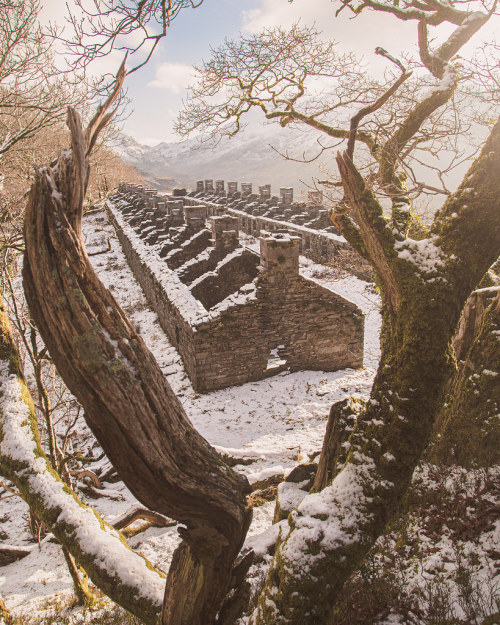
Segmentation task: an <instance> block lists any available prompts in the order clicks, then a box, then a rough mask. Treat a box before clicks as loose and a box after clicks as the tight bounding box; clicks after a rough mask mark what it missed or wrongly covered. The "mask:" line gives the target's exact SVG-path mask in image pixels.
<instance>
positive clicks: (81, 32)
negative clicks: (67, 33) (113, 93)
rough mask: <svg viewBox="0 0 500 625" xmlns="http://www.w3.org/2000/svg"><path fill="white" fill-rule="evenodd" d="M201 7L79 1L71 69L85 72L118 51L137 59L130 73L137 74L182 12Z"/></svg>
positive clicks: (168, 0) (154, 0)
mask: <svg viewBox="0 0 500 625" xmlns="http://www.w3.org/2000/svg"><path fill="white" fill-rule="evenodd" d="M201 4H203V0H138V1H136V2H128V1H127V0H117V1H116V0H76V1H75V2H74V8H73V9H71V10H70V14H69V21H70V23H71V26H72V28H71V32H72V36H71V38H70V39H67V40H66V44H67V46H68V50H69V52H70V53H71V55H72V56H73V61H72V62H71V63H70V65H71V67H72V68H73V69H78V68H84V67H86V66H87V65H89V64H90V63H92V62H93V61H94V60H95V59H98V58H102V57H105V56H107V55H109V54H110V53H111V52H112V51H113V50H118V51H120V52H122V53H126V54H127V55H130V56H131V57H133V59H134V61H132V62H133V63H135V64H134V65H133V67H132V68H131V69H130V70H129V73H131V72H135V71H136V70H137V69H139V68H140V67H142V66H143V65H145V64H146V63H147V62H148V61H149V59H150V58H151V56H152V54H153V52H154V51H155V50H156V47H157V46H158V44H159V43H160V41H161V40H162V39H163V37H165V36H166V34H167V31H168V28H169V27H170V25H171V23H172V21H173V20H174V19H175V18H176V17H177V15H178V14H179V13H180V11H182V10H184V9H187V8H192V9H195V8H196V7H199V6H200V5H201ZM130 41H135V43H130ZM135 59H139V60H137V61H136V60H135ZM112 82H113V81H112V80H111V83H112ZM106 86H107V85H106V84H104V85H103V88H106Z"/></svg>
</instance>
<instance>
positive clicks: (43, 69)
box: [0, 0, 88, 158]
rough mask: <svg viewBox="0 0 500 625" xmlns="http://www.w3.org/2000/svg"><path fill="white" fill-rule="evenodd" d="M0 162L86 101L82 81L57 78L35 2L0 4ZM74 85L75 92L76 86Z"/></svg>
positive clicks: (4, 1)
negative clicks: (9, 152)
mask: <svg viewBox="0 0 500 625" xmlns="http://www.w3.org/2000/svg"><path fill="white" fill-rule="evenodd" d="M0 11H1V13H2V20H1V21H0V158H1V157H2V156H3V155H4V154H5V153H7V152H8V151H10V150H12V149H13V148H14V147H15V146H16V145H17V144H18V143H19V142H20V141H23V140H26V139H29V138H30V137H33V136H34V135H35V134H36V133H37V132H38V131H39V130H40V129H41V128H44V127H47V126H50V125H53V124H56V123H58V122H60V121H62V120H64V116H65V111H66V107H67V106H68V105H69V104H73V105H77V104H79V103H81V102H82V101H83V100H85V99H86V98H88V92H86V91H85V88H84V87H85V83H83V82H82V77H81V76H74V75H73V76H71V75H69V74H64V75H61V74H60V73H59V71H58V69H57V67H56V64H55V60H54V49H53V48H54V37H53V34H54V33H52V36H49V34H48V33H46V32H44V31H43V29H42V27H41V26H40V25H39V23H38V15H39V11H40V2H39V0H0ZM77 84H78V89H77V88H76V85H77Z"/></svg>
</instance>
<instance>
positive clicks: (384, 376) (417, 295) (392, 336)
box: [251, 121, 500, 625]
mask: <svg viewBox="0 0 500 625" xmlns="http://www.w3.org/2000/svg"><path fill="white" fill-rule="evenodd" d="M338 160H339V169H340V171H341V175H342V179H343V183H344V189H345V192H346V196H347V198H348V201H349V203H350V204H351V205H352V206H353V207H355V209H356V211H357V214H362V216H363V219H362V221H361V224H360V232H361V236H362V238H363V240H364V242H365V245H366V249H367V250H368V254H369V255H373V254H376V255H377V259H378V262H377V263H375V262H374V259H373V258H372V261H373V262H374V265H375V266H376V267H377V269H378V270H379V276H380V279H381V281H382V284H383V286H384V290H383V297H384V301H385V303H386V308H385V310H386V311H388V312H389V314H386V315H385V317H384V325H383V331H382V356H381V362H380V366H379V369H378V373H377V376H376V378H375V382H374V385H373V388H372V392H371V398H370V400H369V402H368V404H367V407H366V409H365V410H364V411H363V412H362V413H361V414H360V416H359V417H358V419H357V423H356V426H355V428H354V431H353V433H352V434H351V436H350V438H349V444H350V446H349V452H348V456H347V461H346V463H345V465H344V467H343V469H342V471H341V472H340V473H339V474H338V475H337V476H336V477H335V479H334V480H333V482H332V483H331V484H330V485H329V486H327V487H326V488H324V489H323V490H322V491H321V492H319V493H313V494H310V495H308V496H307V497H306V498H305V499H304V500H303V501H302V503H301V504H300V505H299V507H298V508H297V510H296V511H294V512H292V514H291V515H290V517H289V531H288V533H287V534H286V535H284V536H282V537H281V539H280V544H279V546H278V548H277V551H276V555H275V557H274V560H273V564H272V566H271V570H270V572H269V576H268V579H267V581H266V585H265V587H264V590H263V592H262V594H261V596H260V598H259V603H258V607H257V609H256V610H255V612H254V614H253V615H252V619H251V623H252V624H253V625H282V624H285V623H286V624H293V625H299V624H303V623H304V622H314V624H315V625H323V624H324V625H327V623H329V621H330V618H331V611H332V608H333V606H334V604H335V601H336V599H337V598H338V596H339V593H340V590H341V588H342V586H343V584H344V582H345V580H346V579H347V577H348V576H349V575H350V574H351V573H352V572H353V571H354V570H355V569H356V568H357V567H358V566H359V564H360V563H361V561H362V560H363V558H364V556H365V555H366V553H367V552H368V550H369V549H370V547H371V546H372V545H373V544H374V542H375V540H376V539H377V538H378V536H380V534H381V533H382V532H383V530H384V528H385V526H386V524H387V523H388V521H390V520H391V519H392V518H394V516H395V515H396V513H397V509H398V506H399V504H400V502H401V500H402V497H403V496H404V494H405V492H406V490H407V488H408V486H409V483H410V480H411V477H412V474H413V471H414V469H415V466H416V465H417V462H418V461H419V459H420V457H421V455H422V453H423V451H424V449H425V447H426V445H427V443H428V441H429V438H430V435H431V432H432V428H433V424H434V420H435V417H436V415H437V414H438V412H439V408H440V406H441V404H442V397H443V392H444V388H445V385H446V382H447V380H448V378H449V376H450V373H451V372H452V370H453V361H452V359H451V358H450V348H451V340H452V337H453V335H454V333H455V330H456V327H457V324H458V321H459V317H460V313H461V310H462V308H463V306H464V304H465V301H466V300H467V298H468V296H469V295H470V293H471V291H472V290H473V288H474V287H475V286H476V285H477V284H478V283H479V281H480V280H481V278H482V276H483V275H484V274H485V272H486V271H487V270H488V268H489V267H490V265H491V264H492V263H493V262H494V261H495V259H496V258H497V257H498V255H499V253H500V219H499V218H498V217H499V211H500V121H499V122H497V124H496V125H495V127H494V128H493V131H492V133H491V135H490V137H489V139H488V141H487V142H486V144H485V146H484V148H483V150H482V153H481V156H480V158H479V159H478V160H477V161H476V162H475V163H474V164H473V166H472V167H471V169H470V170H469V173H468V174H467V176H466V178H465V180H464V182H463V183H462V185H461V186H460V188H459V189H458V191H457V192H456V193H455V194H453V195H452V196H451V197H450V198H449V199H448V200H447V202H446V203H445V205H444V206H443V208H442V210H441V211H440V213H439V214H438V215H437V217H436V220H435V222H434V224H433V227H432V236H431V237H430V238H429V239H428V240H427V241H424V242H418V243H417V242H414V241H412V240H410V239H405V240H403V241H398V242H397V241H396V240H395V239H394V237H393V234H392V230H391V228H390V227H389V225H387V227H385V226H384V225H381V224H380V221H379V215H381V214H382V210H381V207H380V205H378V202H377V201H376V199H375V197H374V196H373V194H372V193H371V192H370V191H369V190H368V189H367V188H366V186H365V184H364V181H363V180H362V178H361V176H360V175H359V173H358V172H357V171H356V170H355V168H354V165H353V164H352V162H351V161H350V159H348V158H346V157H345V155H344V156H339V159H338ZM377 205H378V206H377ZM367 242H368V243H369V244H367ZM381 261H383V262H381ZM320 464H321V460H320Z"/></svg>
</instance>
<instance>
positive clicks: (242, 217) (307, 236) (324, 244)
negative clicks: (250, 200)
mask: <svg viewBox="0 0 500 625" xmlns="http://www.w3.org/2000/svg"><path fill="white" fill-rule="evenodd" d="M184 201H185V202H186V203H191V202H192V203H193V204H199V203H203V204H204V205H205V206H206V207H207V210H208V214H209V215H217V214H219V212H220V211H221V206H220V205H219V204H215V203H213V202H210V201H208V200H204V199H200V198H191V197H186V198H185V200H184ZM225 210H226V211H227V213H228V214H229V215H232V216H234V217H237V219H238V226H239V229H240V230H241V231H242V232H245V233H246V234H250V235H252V236H254V237H259V236H260V233H261V231H262V230H265V231H266V232H279V231H281V230H287V231H288V232H291V233H293V234H294V235H296V236H298V237H299V238H300V245H299V251H300V254H302V255H304V256H306V257H308V258H310V259H311V260H314V261H316V262H318V261H319V262H327V261H329V260H332V259H333V258H335V257H336V256H337V255H338V253H339V250H342V249H346V248H350V245H349V244H348V243H347V241H346V240H345V239H344V237H342V236H340V235H338V234H334V233H332V232H324V231H321V230H313V229H312V228H306V227H305V226H299V225H296V224H291V223H289V222H286V221H279V220H277V219H271V218H269V217H259V216H254V215H250V214H248V213H245V212H244V211H241V210H236V209H233V208H226V209H225Z"/></svg>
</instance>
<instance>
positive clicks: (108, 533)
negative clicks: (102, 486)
mask: <svg viewBox="0 0 500 625" xmlns="http://www.w3.org/2000/svg"><path fill="white" fill-rule="evenodd" d="M0 397H1V399H0V474H1V475H3V476H4V477H5V478H7V479H8V480H10V481H11V482H13V483H14V484H15V485H16V487H17V489H18V490H19V492H20V495H21V497H22V498H23V499H24V500H25V501H26V503H27V504H28V505H29V506H30V509H32V510H33V511H34V512H35V513H36V514H37V516H38V517H39V518H40V519H41V520H42V521H43V522H44V523H45V524H46V525H47V526H48V527H50V529H51V531H52V532H53V534H54V536H55V537H56V538H57V539H58V541H59V542H60V543H61V544H62V545H63V547H64V548H66V549H67V550H68V551H69V553H71V555H72V556H73V557H74V558H75V560H76V561H77V562H78V564H79V565H80V566H82V567H83V568H84V570H85V571H86V572H87V574H88V575H89V577H90V578H91V580H92V581H93V582H94V584H95V585H96V586H98V587H99V588H100V589H101V590H102V591H103V592H104V593H106V594H107V595H108V596H109V597H111V599H113V601H115V602H116V603H118V604H119V605H121V606H122V607H124V608H125V609H127V610H129V611H130V612H132V613H133V614H135V615H137V616H138V617H139V618H140V619H141V620H143V621H144V622H145V623H147V624H149V625H155V624H156V620H157V618H158V615H159V613H160V610H161V604H162V596H163V587H164V584H165V580H164V578H163V576H162V575H161V574H160V573H158V572H157V571H155V570H154V568H153V567H152V566H151V564H150V563H149V562H147V561H146V560H145V559H144V558H142V557H141V556H139V555H138V554H136V553H135V552H134V551H132V550H131V549H130V548H129V547H128V545H127V544H126V542H125V540H124V539H123V538H122V537H121V536H120V534H119V533H118V532H117V531H116V530H114V528H112V527H111V526H110V525H108V524H107V523H105V522H104V521H103V520H102V519H101V517H100V516H99V515H98V514H97V512H96V511H95V510H93V509H92V508H89V507H88V506H86V505H85V504H84V503H83V502H81V501H80V500H79V499H78V498H77V497H76V495H75V494H74V492H73V491H72V490H70V488H69V487H68V485H67V484H66V483H65V482H64V481H63V480H62V479H61V477H60V476H59V475H58V474H57V473H56V471H54V469H53V468H52V467H51V465H50V463H49V461H48V460H47V458H46V457H45V455H44V453H43V451H42V448H41V445H40V439H39V434H38V427H37V424H36V415H35V408H34V405H33V401H32V399H31V396H30V394H29V390H28V388H27V386H26V383H25V381H24V378H23V374H22V370H21V363H20V360H19V356H18V354H17V351H16V347H15V344H14V341H13V338H12V334H11V331H10V324H9V320H8V317H7V314H6V312H5V308H4V306H3V301H1V302H0ZM96 556H99V557H96Z"/></svg>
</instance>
